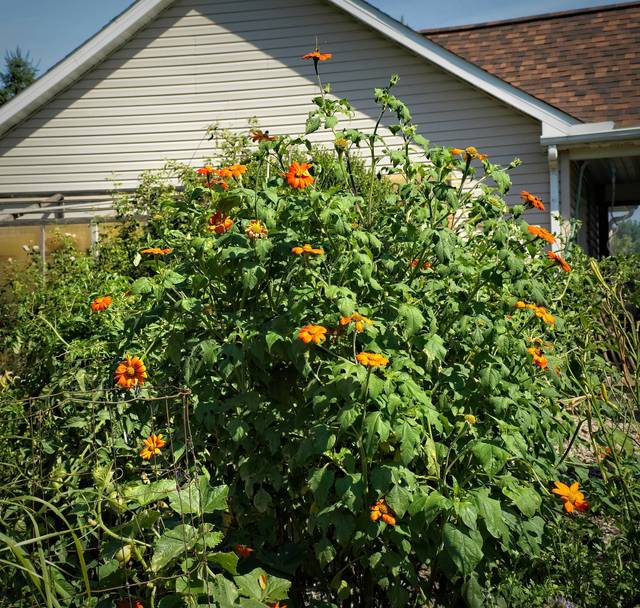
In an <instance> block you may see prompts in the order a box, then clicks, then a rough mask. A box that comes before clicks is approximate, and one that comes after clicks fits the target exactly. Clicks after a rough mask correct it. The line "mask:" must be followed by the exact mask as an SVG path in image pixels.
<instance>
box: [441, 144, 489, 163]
mask: <svg viewBox="0 0 640 608" xmlns="http://www.w3.org/2000/svg"><path fill="white" fill-rule="evenodd" d="M450 152H451V154H453V155H454V156H460V155H464V160H465V161H467V162H469V161H471V160H473V159H474V158H477V159H478V160H487V158H488V157H487V155H486V154H480V152H478V150H477V149H476V148H474V147H473V146H469V147H468V148H465V149H464V150H461V149H460V148H451V149H450Z"/></svg>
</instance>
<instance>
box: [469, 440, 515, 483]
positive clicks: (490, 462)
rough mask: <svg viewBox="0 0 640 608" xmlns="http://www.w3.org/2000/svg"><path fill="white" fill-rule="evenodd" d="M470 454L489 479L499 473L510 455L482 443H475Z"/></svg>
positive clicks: (496, 447) (489, 444) (491, 445)
mask: <svg viewBox="0 0 640 608" xmlns="http://www.w3.org/2000/svg"><path fill="white" fill-rule="evenodd" d="M471 452H472V453H473V455H474V456H475V458H476V460H477V461H478V462H479V463H480V465H481V466H482V468H483V469H484V471H485V472H486V473H487V475H489V477H493V476H495V475H496V474H497V473H499V472H500V471H501V470H502V468H503V467H504V465H505V464H506V463H507V460H508V459H509V458H510V454H509V452H507V451H506V450H503V449H502V448H499V447H498V446H497V445H493V444H491V443H484V442H482V441H479V442H478V443H475V444H474V445H473V447H472V448H471Z"/></svg>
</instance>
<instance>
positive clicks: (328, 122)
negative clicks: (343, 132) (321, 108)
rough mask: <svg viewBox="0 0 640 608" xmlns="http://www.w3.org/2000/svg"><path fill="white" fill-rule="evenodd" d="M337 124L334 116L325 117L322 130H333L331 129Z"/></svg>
mask: <svg viewBox="0 0 640 608" xmlns="http://www.w3.org/2000/svg"><path fill="white" fill-rule="evenodd" d="M337 124H338V118H337V117H336V116H327V118H326V120H325V121H324V128H325V129H333V127H335V126H336V125H337Z"/></svg>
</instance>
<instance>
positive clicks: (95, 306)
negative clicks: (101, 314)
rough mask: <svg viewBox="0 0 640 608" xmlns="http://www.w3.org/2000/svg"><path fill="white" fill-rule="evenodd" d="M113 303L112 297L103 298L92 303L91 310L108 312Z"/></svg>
mask: <svg viewBox="0 0 640 608" xmlns="http://www.w3.org/2000/svg"><path fill="white" fill-rule="evenodd" d="M111 302H113V298H112V297H111V296H101V297H99V298H96V299H95V300H94V301H93V302H91V309H92V310H95V311H96V312H98V311H100V310H107V308H109V306H111Z"/></svg>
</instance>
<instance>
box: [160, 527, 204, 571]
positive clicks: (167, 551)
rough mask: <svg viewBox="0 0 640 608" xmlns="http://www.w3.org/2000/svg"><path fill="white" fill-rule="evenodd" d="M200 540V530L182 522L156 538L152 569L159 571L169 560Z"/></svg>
mask: <svg viewBox="0 0 640 608" xmlns="http://www.w3.org/2000/svg"><path fill="white" fill-rule="evenodd" d="M197 540H198V531H197V530H196V529H195V528H194V527H193V526H190V525H188V524H180V525H179V526H176V527H175V528H173V529H171V530H166V531H165V532H164V534H163V535H162V536H161V537H160V538H159V539H158V540H156V543H155V549H154V552H153V557H152V558H151V570H152V571H153V572H159V571H160V570H161V569H162V568H164V567H165V566H166V565H167V564H168V563H169V562H171V561H172V560H174V559H176V558H177V557H178V556H180V555H182V554H183V553H184V552H185V551H189V550H190V549H192V548H193V547H194V545H195V544H196V541H197Z"/></svg>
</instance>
